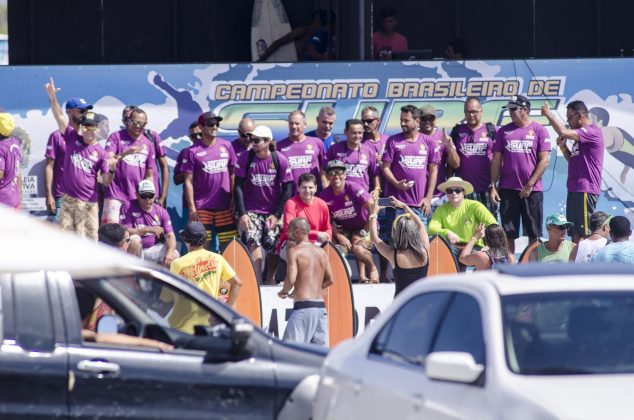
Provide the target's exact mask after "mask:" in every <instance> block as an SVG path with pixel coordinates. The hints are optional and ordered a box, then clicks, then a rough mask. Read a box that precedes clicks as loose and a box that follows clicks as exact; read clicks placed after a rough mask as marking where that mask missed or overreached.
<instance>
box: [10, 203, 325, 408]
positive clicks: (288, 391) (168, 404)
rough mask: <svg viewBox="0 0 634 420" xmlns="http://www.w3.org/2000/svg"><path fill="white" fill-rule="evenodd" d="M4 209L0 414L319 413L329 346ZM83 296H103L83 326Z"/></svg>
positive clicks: (104, 249) (106, 250) (152, 268)
mask: <svg viewBox="0 0 634 420" xmlns="http://www.w3.org/2000/svg"><path fill="white" fill-rule="evenodd" d="M2 210H3V209H2V208H0V255H2V257H1V258H0V296H1V300H0V303H1V306H0V339H1V340H2V347H1V348H0V417H1V418H11V419H14V418H21V417H28V418H54V417H72V418H95V417H99V418H112V417H126V418H152V419H159V418H165V419H185V418H226V419H229V418H230V419H239V418H267V419H269V418H293V419H296V418H309V417H310V399H311V398H312V395H313V392H314V390H315V387H316V384H317V376H316V375H315V374H316V373H317V372H318V369H319V367H320V366H321V364H322V362H323V359H324V356H325V354H326V351H325V350H322V349H319V348H317V347H312V346H302V345H293V344H289V343H285V342H282V341H279V340H277V339H275V338H273V337H271V336H270V335H268V334H266V333H265V332H264V331H262V330H261V329H259V328H257V327H254V326H253V325H252V324H251V323H249V322H248V321H246V320H244V319H243V318H242V317H241V316H240V315H238V314H237V313H235V312H234V311H232V310H231V309H230V308H229V307H227V306H225V305H224V304H222V303H220V302H218V301H217V300H215V299H214V298H212V297H211V296H209V295H207V294H206V293H204V292H202V291H201V290H199V289H198V288H196V287H194V286H192V285H191V284H189V283H188V282H186V281H184V280H181V279H180V278H177V277H175V276H173V275H171V274H170V273H168V272H165V271H163V270H161V269H159V268H157V267H154V266H151V265H145V264H144V263H143V262H142V261H140V260H136V259H130V258H128V257H127V256H125V255H123V254H120V253H119V252H118V251H115V250H111V249H106V248H103V247H100V246H97V245H94V244H91V243H88V242H87V241H83V240H80V239H78V238H75V237H74V236H71V235H69V234H66V233H63V232H61V231H58V230H57V229H53V228H49V227H48V226H44V224H40V223H39V222H33V221H31V220H27V219H26V218H24V217H22V216H18V215H8V216H7V217H8V218H9V219H11V220H13V223H11V222H8V221H7V220H6V219H5V217H4V216H5V215H7V214H8V213H6V212H4V211H2ZM29 247H30V248H29ZM86 295H88V296H90V297H91V298H92V299H93V300H94V299H97V300H96V304H95V303H93V306H90V308H94V310H92V311H91V313H90V314H89V315H90V316H89V317H86V318H84V320H83V321H84V322H83V326H82V319H81V316H80V306H81V305H82V304H85V302H83V301H82V299H85V296H86ZM78 296H79V299H78ZM82 296H83V297H82ZM183 308H186V309H187V310H186V311H183ZM179 311H180V312H179ZM183 317H185V318H183ZM175 320H180V321H181V322H180V323H179V322H176V321H175ZM90 323H92V324H95V325H96V326H97V337H100V338H95V337H94V333H90V331H89V330H88V329H86V328H85V327H86V326H87V324H90ZM108 331H109V332H108ZM82 335H83V337H82ZM133 337H144V338H147V339H152V340H156V341H157V342H160V343H164V344H167V345H172V346H173V347H174V349H173V350H165V349H163V350H161V349H159V348H156V347H152V346H147V345H145V344H146V343H143V344H141V345H139V343H137V342H134V341H135V339H134V338H133ZM126 340H127V341H130V342H126ZM137 341H138V340H137Z"/></svg>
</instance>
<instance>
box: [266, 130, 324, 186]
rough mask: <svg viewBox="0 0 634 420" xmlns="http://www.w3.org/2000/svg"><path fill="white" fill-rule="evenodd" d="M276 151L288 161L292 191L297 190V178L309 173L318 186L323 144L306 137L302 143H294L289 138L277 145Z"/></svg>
mask: <svg viewBox="0 0 634 420" xmlns="http://www.w3.org/2000/svg"><path fill="white" fill-rule="evenodd" d="M277 150H278V151H279V152H280V153H283V154H284V156H286V158H287V159H288V166H289V167H290V168H291V172H292V173H293V182H294V184H295V188H294V191H296V190H297V180H298V179H299V176H300V175H302V174H305V173H308V172H310V173H311V174H313V175H315V177H316V178H317V184H320V182H319V180H320V173H321V168H322V167H323V166H324V157H325V153H324V142H322V141H321V140H320V139H318V138H317V137H309V136H306V137H305V139H304V140H303V141H299V142H295V141H292V140H291V139H289V138H285V139H284V140H282V141H280V142H279V143H277Z"/></svg>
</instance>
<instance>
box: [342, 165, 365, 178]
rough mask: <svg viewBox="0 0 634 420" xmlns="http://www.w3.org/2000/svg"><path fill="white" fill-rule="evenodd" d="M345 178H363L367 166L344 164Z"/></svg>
mask: <svg viewBox="0 0 634 420" xmlns="http://www.w3.org/2000/svg"><path fill="white" fill-rule="evenodd" d="M345 166H346V176H350V177H353V178H363V177H364V176H365V171H366V170H367V168H368V166H367V165H356V164H353V163H346V164H345Z"/></svg>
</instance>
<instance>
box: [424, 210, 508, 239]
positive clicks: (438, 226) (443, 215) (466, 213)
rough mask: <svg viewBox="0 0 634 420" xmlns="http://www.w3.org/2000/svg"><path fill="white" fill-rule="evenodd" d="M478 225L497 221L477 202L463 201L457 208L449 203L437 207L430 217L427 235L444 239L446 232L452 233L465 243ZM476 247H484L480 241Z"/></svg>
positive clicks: (486, 224) (487, 224)
mask: <svg viewBox="0 0 634 420" xmlns="http://www.w3.org/2000/svg"><path fill="white" fill-rule="evenodd" d="M480 223H484V226H489V225H491V224H493V223H497V220H495V217H493V215H492V214H491V212H490V211H489V210H488V209H487V208H486V207H485V206H484V205H483V204H482V203H480V202H479V201H475V200H468V199H465V200H464V201H463V202H462V205H460V207H458V208H454V207H452V205H451V204H450V203H445V204H443V205H442V206H440V207H438V208H437V209H436V211H435V212H434V214H433V216H432V217H431V221H430V222H429V227H428V228H427V231H428V232H429V235H435V234H437V233H438V234H440V235H441V236H442V237H444V238H446V237H447V233H448V232H453V233H455V234H456V235H458V238H460V242H462V243H467V242H469V239H471V237H472V236H473V234H474V233H475V231H476V229H477V228H478V225H479V224H480ZM476 245H478V246H484V241H483V240H482V239H480V240H478V242H476Z"/></svg>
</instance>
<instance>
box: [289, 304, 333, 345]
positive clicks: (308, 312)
mask: <svg viewBox="0 0 634 420" xmlns="http://www.w3.org/2000/svg"><path fill="white" fill-rule="evenodd" d="M284 340H288V341H299V342H300V343H310V344H316V345H318V346H325V347H328V313H327V312H326V305H325V304H324V301H323V300H318V299H317V300H302V301H298V302H295V305H293V312H291V316H290V317H289V318H288V323H287V324H286V329H285V330H284Z"/></svg>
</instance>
